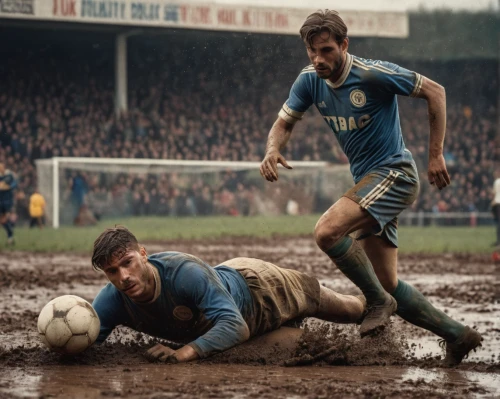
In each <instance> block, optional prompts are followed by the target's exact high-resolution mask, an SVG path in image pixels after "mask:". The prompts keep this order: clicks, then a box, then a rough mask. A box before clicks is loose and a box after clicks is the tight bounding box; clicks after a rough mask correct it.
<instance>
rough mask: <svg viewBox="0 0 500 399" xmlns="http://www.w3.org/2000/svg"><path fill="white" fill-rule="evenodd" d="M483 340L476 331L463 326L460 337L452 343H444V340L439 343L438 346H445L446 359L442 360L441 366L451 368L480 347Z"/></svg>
mask: <svg viewBox="0 0 500 399" xmlns="http://www.w3.org/2000/svg"><path fill="white" fill-rule="evenodd" d="M482 340H483V338H482V337H481V334H479V333H478V332H477V331H476V330H474V329H472V328H470V327H469V326H465V330H464V332H463V333H462V335H461V336H460V337H459V338H458V339H457V340H456V341H455V342H453V343H450V342H446V341H445V340H444V339H443V340H441V341H440V342H439V345H440V346H441V348H442V347H444V346H445V345H446V357H445V358H444V360H443V365H444V366H446V367H453V366H456V365H458V364H460V362H461V361H462V359H463V358H467V356H468V354H469V352H470V351H471V350H474V351H475V349H476V348H477V347H478V346H481V341H482Z"/></svg>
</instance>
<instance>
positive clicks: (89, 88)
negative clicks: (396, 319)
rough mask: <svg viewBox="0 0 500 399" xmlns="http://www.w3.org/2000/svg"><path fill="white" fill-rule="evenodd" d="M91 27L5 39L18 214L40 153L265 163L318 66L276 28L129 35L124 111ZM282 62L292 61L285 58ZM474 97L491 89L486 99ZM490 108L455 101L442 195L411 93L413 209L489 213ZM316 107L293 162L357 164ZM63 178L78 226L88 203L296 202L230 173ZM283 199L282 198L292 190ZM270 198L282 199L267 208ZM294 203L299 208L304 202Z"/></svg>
mask: <svg viewBox="0 0 500 399" xmlns="http://www.w3.org/2000/svg"><path fill="white" fill-rule="evenodd" d="M75 35H78V34H76V33H75ZM89 35H90V36H91V37H92V38H91V39H85V38H82V37H79V40H80V42H79V43H80V46H79V47H78V48H71V47H69V46H67V43H65V42H64V38H61V37H60V35H59V34H58V35H57V38H54V37H51V38H50V39H47V38H44V37H43V35H40V37H39V38H37V37H32V36H30V38H31V39H32V40H30V41H21V39H19V40H18V41H17V42H16V41H15V40H11V41H6V42H5V43H4V44H3V47H4V48H3V51H4V53H3V54H4V57H3V58H4V59H3V62H2V63H1V64H0V162H5V163H6V165H7V167H8V168H10V169H13V170H15V171H16V172H17V173H18V178H19V179H18V180H19V187H18V193H20V194H19V198H17V213H18V215H19V217H20V218H27V217H28V216H27V208H28V207H27V204H26V202H27V198H29V196H30V195H31V194H32V193H33V192H34V190H35V181H36V169H35V166H34V161H35V160H36V159H41V158H50V157H53V156H66V157H119V158H154V159H188V160H189V159H191V160H223V161H242V160H245V161H260V160H261V159H262V157H263V154H264V151H265V148H264V145H265V144H263V143H265V142H266V140H265V137H266V136H267V134H268V131H269V128H270V127H271V126H272V123H273V122H274V120H275V118H276V114H277V112H278V111H279V109H280V107H281V105H282V104H283V102H284V101H285V100H286V98H287V96H288V93H287V90H288V88H289V86H290V83H291V82H293V80H294V79H295V78H296V76H297V74H298V73H299V72H300V69H301V68H302V67H303V66H305V65H306V64H307V60H306V56H305V54H304V51H303V48H302V46H301V45H297V42H296V41H294V40H296V39H292V38H290V39H289V40H280V45H279V46H276V45H274V44H273V43H276V42H275V41H273V40H272V39H271V38H270V36H266V35H262V36H260V35H248V36H246V35H233V36H231V40H230V41H229V40H227V38H228V36H227V35H228V34H227V33H226V34H222V33H221V34H217V33H210V34H209V33H207V34H204V35H200V34H199V33H197V32H191V33H187V31H183V32H181V33H171V35H173V36H175V37H176V39H178V40H169V41H168V42H165V41H164V40H163V39H158V38H154V37H137V38H133V39H131V40H130V42H129V45H130V46H129V82H128V87H129V96H128V99H129V110H128V111H127V112H122V113H119V114H116V113H115V112H114V100H113V95H114V92H113V90H114V89H113V86H114V78H113V73H114V71H113V67H112V65H113V62H112V61H113V60H112V57H113V51H112V48H113V47H112V43H113V42H112V39H111V37H109V38H107V36H105V35H104V34H100V36H92V35H91V34H90V33H89ZM176 35H177V36H176ZM224 35H225V36H224ZM68 36H70V35H69V34H68ZM90 36H89V37H90ZM106 40H107V41H106ZM96 42H97V43H98V44H99V45H96ZM47 43H51V44H50V45H47ZM264 50H265V51H264ZM353 52H354V53H355V51H353ZM360 55H362V54H360ZM276 60H281V61H280V63H279V65H277V64H276ZM394 61H396V62H397V60H394ZM480 62H482V61H477V65H476V68H471V65H474V64H473V61H470V62H469V63H468V64H467V65H465V66H463V67H461V66H460V65H461V64H459V63H457V65H456V68H455V71H456V74H458V75H461V74H462V75H464V74H466V75H467V76H468V78H470V79H472V80H474V81H476V82H483V81H487V82H490V81H491V82H494V81H495V79H496V76H489V75H486V72H485V70H484V69H482V68H481V67H480V65H481V64H480ZM460 68H462V71H461V70H460ZM414 69H416V70H418V71H419V72H421V73H423V74H424V75H428V76H430V77H433V78H434V76H433V75H434V74H436V73H441V75H440V76H441V77H442V79H443V80H444V81H441V79H439V77H438V78H437V79H436V80H437V81H439V82H440V83H442V84H444V85H445V86H446V85H447V84H448V83H449V84H451V85H456V84H457V83H456V82H457V81H459V80H457V75H454V76H451V75H450V74H449V73H448V72H447V69H446V68H445V67H444V66H443V65H440V64H433V63H425V62H422V63H421V64H416V65H415V66H414ZM488 70H489V69H488ZM492 70H495V69H492ZM443 71H444V72H443ZM492 84H497V83H492ZM481 87H482V86H481ZM455 91H457V90H455ZM493 92H494V91H493ZM476 95H477V96H481V101H480V102H476V100H475V96H476ZM493 101H494V99H493V100H492V102H491V103H492V104H493V103H494V102H493ZM484 103H485V99H484V93H466V94H464V95H463V96H462V97H458V96H449V98H448V110H447V112H448V121H447V137H446V141H445V149H444V154H445V158H446V161H447V164H448V168H449V172H450V175H451V178H452V185H451V187H449V188H447V189H446V190H444V191H443V192H439V191H437V190H435V189H433V188H432V187H431V186H430V185H429V184H428V183H427V177H426V172H427V152H428V131H429V127H428V122H427V118H426V112H427V109H426V107H425V102H423V101H421V100H413V99H402V100H401V101H399V106H400V109H401V125H402V130H403V136H404V138H405V143H406V146H407V147H408V148H409V149H410V150H411V151H412V153H413V155H414V158H415V161H416V163H417V166H418V168H419V171H420V174H421V192H420V195H419V197H418V199H417V201H416V202H415V204H413V206H412V210H413V211H425V212H446V211H457V212H469V211H473V210H474V211H476V210H477V211H479V212H485V211H488V210H489V207H490V196H489V192H488V191H489V187H491V186H492V184H493V179H492V175H493V173H492V172H493V162H494V157H495V151H494V150H493V149H494V148H495V146H496V144H495V128H496V125H495V122H496V120H497V119H496V118H497V116H496V115H497V110H496V109H495V107H493V106H491V107H485V106H484ZM313 112H316V111H315V110H314V109H311V110H310V111H309V112H308V114H306V116H305V117H304V120H303V121H302V122H301V123H299V124H298V125H297V127H296V129H295V131H294V136H297V137H298V139H296V140H294V141H293V143H291V144H290V145H289V146H287V148H286V150H285V151H284V154H283V155H284V156H285V157H286V158H287V159H288V160H290V161H293V160H301V161H309V160H311V161H317V160H322V161H329V162H332V163H341V164H345V163H347V159H346V158H345V155H344V154H343V153H342V152H341V150H340V147H339V146H338V144H337V143H336V140H335V138H334V136H333V135H332V133H331V131H330V129H329V128H328V126H327V125H326V123H324V122H322V121H321V120H320V118H310V117H309V116H310V115H311V114H312V113H313ZM62 177H63V179H66V180H64V181H63V182H62V187H61V192H62V193H63V196H64V197H63V201H64V202H70V203H71V204H72V206H73V209H71V210H68V211H67V212H66V211H64V210H63V211H62V215H61V217H62V219H63V220H66V221H73V220H74V218H75V217H76V216H81V213H82V207H85V209H84V210H83V211H84V212H83V213H85V212H86V210H89V211H91V212H92V213H93V217H95V219H99V218H102V217H113V216H117V215H172V216H174V215H175V216H195V215H209V214H213V213H219V214H229V215H251V214H255V213H256V212H261V213H264V214H271V213H285V212H286V210H287V202H286V201H281V202H279V201H278V200H279V199H280V195H278V193H277V192H274V191H273V190H274V189H271V188H264V186H262V185H260V186H257V185H255V182H254V181H253V180H252V179H251V178H247V176H246V175H245V174H241V173H239V172H234V171H230V170H229V171H227V172H226V173H223V174H222V176H221V178H220V180H218V181H211V182H207V181H204V180H202V179H199V178H198V179H195V178H193V179H191V178H185V177H183V178H180V177H176V176H174V175H167V174H165V175H161V174H156V175H155V174H149V175H132V174H126V173H121V174H114V175H106V176H103V175H101V174H99V173H94V172H92V173H90V172H88V173H87V172H85V173H81V172H67V175H64V176H62ZM263 190H267V192H263ZM298 191H300V189H299V190H298ZM285 194H286V195H285ZM285 194H282V195H281V197H286V196H290V193H289V192H287V193H285ZM23 196H24V197H23ZM270 198H271V199H276V201H277V202H276V203H268V201H269V199H270ZM292 200H293V201H295V202H297V203H298V205H299V208H298V209H299V212H305V211H307V210H311V211H316V212H321V211H324V210H325V209H322V208H321V206H320V205H319V204H322V202H321V201H320V200H318V199H315V200H316V202H315V203H316V204H318V205H316V206H315V207H314V206H312V205H310V204H308V203H307V202H308V201H309V200H307V199H305V198H301V199H300V200H299V199H296V198H292ZM330 202H331V201H330ZM290 209H292V210H290ZM290 209H289V212H295V211H294V210H293V209H295V208H294V207H292V208H290ZM257 210H259V211H257ZM65 212H66V213H65ZM80 219H81V218H80Z"/></svg>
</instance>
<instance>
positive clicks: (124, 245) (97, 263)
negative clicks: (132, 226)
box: [92, 226, 139, 270]
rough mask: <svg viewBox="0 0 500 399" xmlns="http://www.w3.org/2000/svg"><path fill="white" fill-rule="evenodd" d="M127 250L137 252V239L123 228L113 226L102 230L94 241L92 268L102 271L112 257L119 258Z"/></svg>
mask: <svg viewBox="0 0 500 399" xmlns="http://www.w3.org/2000/svg"><path fill="white" fill-rule="evenodd" d="M128 249H137V250H139V242H138V241H137V238H135V236H134V235H133V234H132V233H131V232H130V230H129V229H127V228H126V227H125V226H115V228H113V229H106V230H104V231H103V232H102V233H101V235H100V236H99V237H97V239H96V240H95V241H94V252H93V253H92V266H93V268H94V270H102V269H103V266H104V265H106V264H108V263H109V262H110V261H111V259H112V258H113V257H118V258H121V257H122V256H123V255H124V254H125V252H127V250H128Z"/></svg>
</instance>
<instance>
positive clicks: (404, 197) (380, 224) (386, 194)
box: [344, 153, 420, 247]
mask: <svg viewBox="0 0 500 399" xmlns="http://www.w3.org/2000/svg"><path fill="white" fill-rule="evenodd" d="M408 154H409V153H408ZM419 187H420V184H419V180H418V172H417V167H416V165H415V162H414V161H413V159H412V158H411V155H410V156H408V157H406V156H405V157H403V158H402V160H401V161H399V162H397V163H393V164H391V165H389V166H381V167H379V168H375V169H372V170H371V171H370V172H369V173H368V174H366V175H365V176H364V177H363V178H362V179H361V180H360V181H359V182H358V183H357V184H356V185H355V186H354V187H353V188H351V189H350V190H349V191H347V192H346V193H345V194H344V197H347V198H349V199H351V200H353V201H354V202H356V203H357V204H359V206H360V207H361V208H363V209H364V210H366V211H367V212H368V213H370V215H372V216H373V218H374V219H375V220H376V221H377V224H376V225H375V226H373V231H372V234H375V235H379V236H381V237H384V238H385V239H387V240H388V241H389V242H390V243H391V244H392V245H394V246H395V247H397V246H398V218H397V216H398V215H399V214H400V213H401V212H402V211H404V210H405V209H406V208H408V206H410V205H411V204H412V203H413V201H415V198H417V195H418V190H419Z"/></svg>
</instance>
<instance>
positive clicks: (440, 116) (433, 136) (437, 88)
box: [416, 77, 451, 190]
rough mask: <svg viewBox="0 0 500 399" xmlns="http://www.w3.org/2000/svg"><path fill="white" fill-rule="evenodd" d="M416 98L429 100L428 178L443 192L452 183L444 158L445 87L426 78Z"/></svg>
mask: <svg viewBox="0 0 500 399" xmlns="http://www.w3.org/2000/svg"><path fill="white" fill-rule="evenodd" d="M416 97H419V98H424V99H425V100H427V108H428V113H429V128H430V135H429V164H428V169H427V176H428V179H429V183H430V184H433V185H434V184H435V185H436V187H437V188H438V189H440V190H441V189H443V188H445V187H446V186H448V185H449V184H450V183H451V181H450V176H449V174H448V171H447V169H446V163H445V160H444V156H443V146H444V137H445V132H446V93H445V90H444V87H443V86H441V85H439V84H438V83H436V82H434V81H432V80H430V79H428V78H425V77H424V78H423V81H422V87H421V89H420V91H419V93H418V94H417V95H416Z"/></svg>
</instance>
